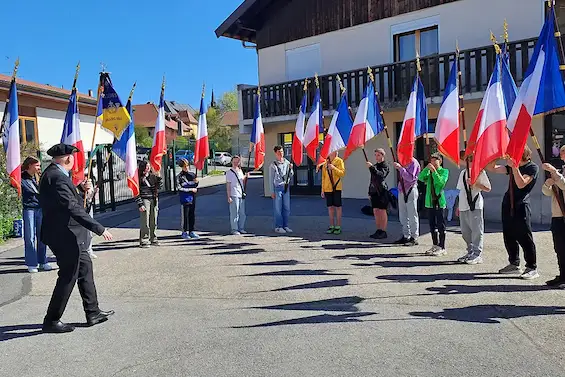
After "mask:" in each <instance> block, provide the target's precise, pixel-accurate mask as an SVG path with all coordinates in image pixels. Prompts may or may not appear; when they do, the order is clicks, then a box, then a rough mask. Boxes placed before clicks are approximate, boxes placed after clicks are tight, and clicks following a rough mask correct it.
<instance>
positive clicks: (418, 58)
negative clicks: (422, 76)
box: [416, 50, 422, 72]
mask: <svg viewBox="0 0 565 377" xmlns="http://www.w3.org/2000/svg"><path fill="white" fill-rule="evenodd" d="M416 69H417V70H418V72H422V66H421V65H420V53H419V52H418V50H416Z"/></svg>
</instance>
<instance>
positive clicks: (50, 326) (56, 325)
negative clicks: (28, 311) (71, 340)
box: [41, 321, 75, 334]
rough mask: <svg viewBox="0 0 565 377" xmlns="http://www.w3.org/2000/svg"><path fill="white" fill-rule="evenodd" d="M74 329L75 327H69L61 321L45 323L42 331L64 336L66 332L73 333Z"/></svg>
mask: <svg viewBox="0 0 565 377" xmlns="http://www.w3.org/2000/svg"><path fill="white" fill-rule="evenodd" d="M74 329H75V327H74V326H71V325H67V324H66V323H63V322H61V321H48V322H45V321H44V322H43V326H42V327H41V331H43V332H44V333H47V334H62V333H65V332H71V331H73V330H74Z"/></svg>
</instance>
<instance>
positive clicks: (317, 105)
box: [303, 88, 324, 162]
mask: <svg viewBox="0 0 565 377" xmlns="http://www.w3.org/2000/svg"><path fill="white" fill-rule="evenodd" d="M323 127H324V123H322V101H321V99H320V88H317V89H316V95H315V96H314V103H313V104H312V111H311V114H310V118H308V124H306V131H305V132H304V141H303V143H304V146H305V148H306V154H307V155H308V157H309V158H310V159H311V160H312V161H314V162H315V161H316V150H317V149H318V145H319V143H320V139H319V138H320V128H322V132H323Z"/></svg>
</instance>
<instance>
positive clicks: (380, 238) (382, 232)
mask: <svg viewBox="0 0 565 377" xmlns="http://www.w3.org/2000/svg"><path fill="white" fill-rule="evenodd" d="M385 238H388V234H386V232H385V231H384V230H380V231H379V235H378V236H377V239H379V240H383V239H385Z"/></svg>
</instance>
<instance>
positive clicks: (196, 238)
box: [188, 232, 200, 240]
mask: <svg viewBox="0 0 565 377" xmlns="http://www.w3.org/2000/svg"><path fill="white" fill-rule="evenodd" d="M188 235H189V236H190V239H191V240H199V239H200V236H199V235H198V234H196V233H194V232H190V233H188Z"/></svg>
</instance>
